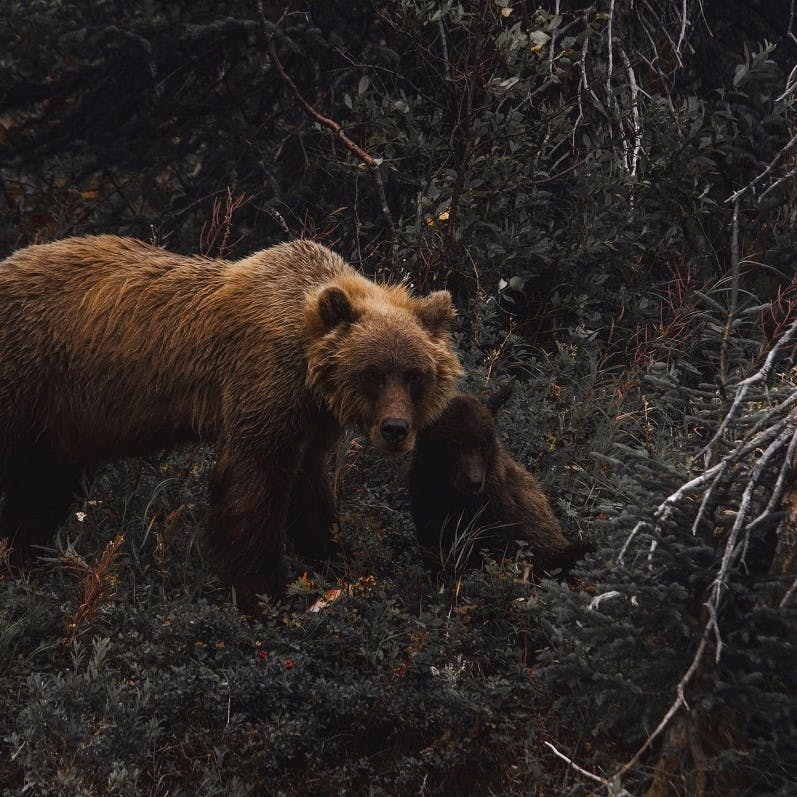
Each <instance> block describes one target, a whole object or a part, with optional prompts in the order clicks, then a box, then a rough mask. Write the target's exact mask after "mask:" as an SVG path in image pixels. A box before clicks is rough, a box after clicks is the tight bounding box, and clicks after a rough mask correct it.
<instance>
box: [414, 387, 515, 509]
mask: <svg viewBox="0 0 797 797" xmlns="http://www.w3.org/2000/svg"><path fill="white" fill-rule="evenodd" d="M510 392H511V385H510V386H509V387H508V388H504V389H501V390H499V391H498V392H496V393H495V394H494V395H492V396H491V397H490V398H489V399H487V400H486V401H484V402H482V401H480V400H479V399H477V398H475V397H474V396H470V395H466V394H464V393H458V394H456V395H455V396H454V397H453V398H452V399H451V401H450V402H449V403H448V406H447V407H446V409H445V410H444V411H443V413H442V415H440V417H439V418H438V419H437V421H436V422H435V423H434V424H433V425H432V426H430V427H429V428H428V429H426V430H425V431H424V432H423V433H422V434H421V435H419V437H418V442H417V454H418V456H419V457H421V458H422V459H423V461H424V463H425V466H426V467H427V469H429V470H431V472H433V473H436V474H439V478H440V479H441V480H445V483H446V484H447V485H448V487H449V488H450V489H451V490H452V491H453V492H455V493H456V494H457V495H458V496H460V497H461V498H462V499H463V501H465V502H467V501H468V499H474V498H477V497H478V496H480V495H481V494H482V493H483V492H484V488H485V486H486V484H487V477H488V475H489V474H490V473H491V472H492V470H493V466H494V463H495V458H496V454H497V451H498V436H497V434H496V429H495V420H494V418H495V413H496V412H497V410H498V408H499V407H500V406H501V405H502V404H503V403H504V402H505V401H506V400H507V398H508V397H509V393H510Z"/></svg>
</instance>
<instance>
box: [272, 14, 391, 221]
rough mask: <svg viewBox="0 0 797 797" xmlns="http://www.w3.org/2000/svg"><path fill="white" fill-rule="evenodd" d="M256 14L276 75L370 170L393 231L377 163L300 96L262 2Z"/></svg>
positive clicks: (306, 108)
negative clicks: (283, 60) (280, 52)
mask: <svg viewBox="0 0 797 797" xmlns="http://www.w3.org/2000/svg"><path fill="white" fill-rule="evenodd" d="M257 12H258V15H259V16H260V22H261V26H262V28H263V32H264V33H265V36H266V42H267V44H268V57H269V60H270V61H271V64H272V66H273V67H274V70H275V71H276V73H277V74H278V75H279V76H280V78H281V79H282V82H283V83H285V85H286V86H287V87H288V88H289V89H290V90H291V93H292V94H293V96H294V97H295V98H296V100H297V102H298V103H299V105H300V106H301V108H302V110H303V111H304V112H305V113H306V114H307V115H308V116H309V117H310V118H311V119H312V120H313V121H315V122H318V124H320V125H322V126H323V127H326V128H327V129H328V130H331V131H332V132H333V133H334V134H335V135H336V136H337V138H338V139H339V140H340V142H341V143H342V144H343V145H344V146H345V147H346V149H348V150H349V151H350V152H352V153H353V154H354V155H356V156H357V157H358V158H359V159H360V160H361V161H362V162H363V163H364V164H365V165H366V166H367V167H368V168H369V169H370V170H371V174H372V175H373V178H374V185H375V187H376V192H377V195H378V196H379V202H380V206H381V210H382V215H383V216H384V218H385V221H386V223H387V225H388V227H389V228H390V229H391V230H393V229H395V224H394V222H393V217H392V216H391V214H390V208H389V206H388V204H387V196H386V194H385V185H384V183H383V182H382V175H381V173H380V171H379V163H378V161H377V160H376V159H375V158H373V157H372V156H371V155H369V154H368V153H367V152H366V151H365V150H364V149H363V148H362V147H360V146H358V145H357V144H356V143H355V142H354V141H352V140H351V139H350V138H349V137H348V136H347V135H346V131H345V130H344V129H343V127H342V126H341V125H340V124H338V123H337V122H336V121H334V120H333V119H330V118H329V117H327V116H324V115H323V114H322V113H319V112H318V111H317V110H316V109H315V108H314V107H313V106H312V105H311V104H310V103H309V102H308V101H307V100H306V99H305V98H304V97H303V96H302V94H301V92H300V91H299V88H298V86H297V85H296V84H295V83H294V82H293V80H292V79H291V77H290V76H289V75H288V73H287V72H286V71H285V68H284V67H283V65H282V62H281V61H280V59H279V56H278V55H277V49H276V47H275V46H274V36H273V34H272V32H271V28H270V26H269V23H268V21H267V20H266V14H265V11H264V10H263V0H257Z"/></svg>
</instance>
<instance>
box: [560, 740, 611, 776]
mask: <svg viewBox="0 0 797 797" xmlns="http://www.w3.org/2000/svg"><path fill="white" fill-rule="evenodd" d="M544 744H545V746H546V747H548V748H550V749H551V751H552V752H553V754H554V755H555V756H556V757H557V758H561V759H562V761H564V762H566V763H567V764H568V765H569V766H570V768H571V769H574V770H575V771H576V772H578V773H579V775H583V776H584V777H585V778H589V779H590V780H594V781H595V782H596V783H600V784H602V785H603V786H609V785H611V784H610V782H609V781H608V780H606V778H602V777H601V776H600V775H596V774H595V773H594V772H590V771H589V770H588V769H584V768H583V767H580V766H579V765H578V764H576V762H575V761H573V759H572V758H568V757H567V756H566V755H565V754H564V753H560V752H559V751H558V750H557V749H556V748H555V747H554V746H553V745H552V744H551V743H550V742H544Z"/></svg>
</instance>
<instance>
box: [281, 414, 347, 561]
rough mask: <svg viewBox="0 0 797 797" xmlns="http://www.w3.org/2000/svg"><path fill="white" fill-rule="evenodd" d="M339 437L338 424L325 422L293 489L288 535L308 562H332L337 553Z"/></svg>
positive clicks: (294, 546) (331, 421)
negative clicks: (333, 454) (332, 473)
mask: <svg viewBox="0 0 797 797" xmlns="http://www.w3.org/2000/svg"><path fill="white" fill-rule="evenodd" d="M338 436H339V429H338V426H337V424H336V423H335V421H334V420H333V419H332V418H331V417H329V418H325V419H322V421H321V422H320V423H319V424H318V425H317V427H316V430H315V433H314V434H313V435H312V437H311V439H310V442H309V444H308V445H307V447H306V448H305V451H304V455H303V457H302V463H301V466H300V468H299V471H298V473H297V477H296V479H295V481H294V484H293V489H292V490H291V503H290V510H289V513H288V518H287V528H288V536H289V537H290V539H291V542H292V543H293V549H294V550H295V551H296V553H298V554H299V556H302V557H306V558H308V559H316V560H319V561H320V560H324V559H329V558H330V556H332V555H333V554H334V552H335V550H336V549H335V545H334V543H333V539H332V529H333V526H334V525H335V522H336V521H337V511H336V507H335V497H334V495H333V494H332V486H331V485H330V481H329V452H330V450H331V448H332V447H333V446H334V444H335V442H336V440H337V438H338Z"/></svg>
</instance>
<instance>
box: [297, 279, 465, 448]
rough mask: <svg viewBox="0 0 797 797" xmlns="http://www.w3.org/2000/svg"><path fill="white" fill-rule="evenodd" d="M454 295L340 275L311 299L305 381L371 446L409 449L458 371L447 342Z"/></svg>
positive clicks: (442, 403)
mask: <svg viewBox="0 0 797 797" xmlns="http://www.w3.org/2000/svg"><path fill="white" fill-rule="evenodd" d="M453 317H454V309H453V307H452V304H451V295H450V294H449V293H448V291H435V292H434V293H431V294H430V295H429V296H427V297H425V298H415V297H412V296H411V295H410V294H409V292H408V291H407V289H406V288H405V287H404V286H401V285H388V286H380V285H376V284H375V283H372V282H370V281H366V280H362V279H352V278H348V279H347V278H340V279H338V280H336V281H334V282H333V283H331V284H328V285H325V286H323V287H322V288H321V289H320V290H319V291H318V292H316V293H315V294H314V295H312V296H310V297H309V298H308V301H307V303H306V306H305V318H304V327H305V328H304V332H305V353H306V357H307V364H308V370H307V382H308V385H309V386H310V387H311V389H312V390H313V392H314V394H315V396H316V399H317V400H318V401H319V403H321V404H322V405H326V407H327V408H328V409H330V410H331V411H332V412H333V414H334V415H335V416H336V417H337V419H338V421H339V422H340V423H341V424H342V425H343V426H351V427H355V428H358V429H359V430H360V431H361V432H362V433H363V434H365V435H367V436H368V439H369V441H370V442H371V443H372V444H373V445H375V446H376V447H378V448H380V449H382V450H384V451H389V452H402V451H410V450H411V449H412V448H413V447H414V445H415V439H416V435H417V433H418V431H419V430H420V429H423V428H425V427H426V426H428V425H429V424H430V423H431V422H432V421H434V420H435V418H437V416H438V415H439V414H440V413H441V412H442V410H443V408H444V407H445V405H446V403H447V402H448V400H449V398H450V397H451V395H452V394H453V390H454V383H455V381H456V380H457V379H458V378H459V376H460V375H461V374H462V369H461V367H460V364H459V361H458V359H457V357H456V355H455V354H454V352H453V350H452V348H451V341H450V336H449V325H450V322H451V319H452V318H453Z"/></svg>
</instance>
